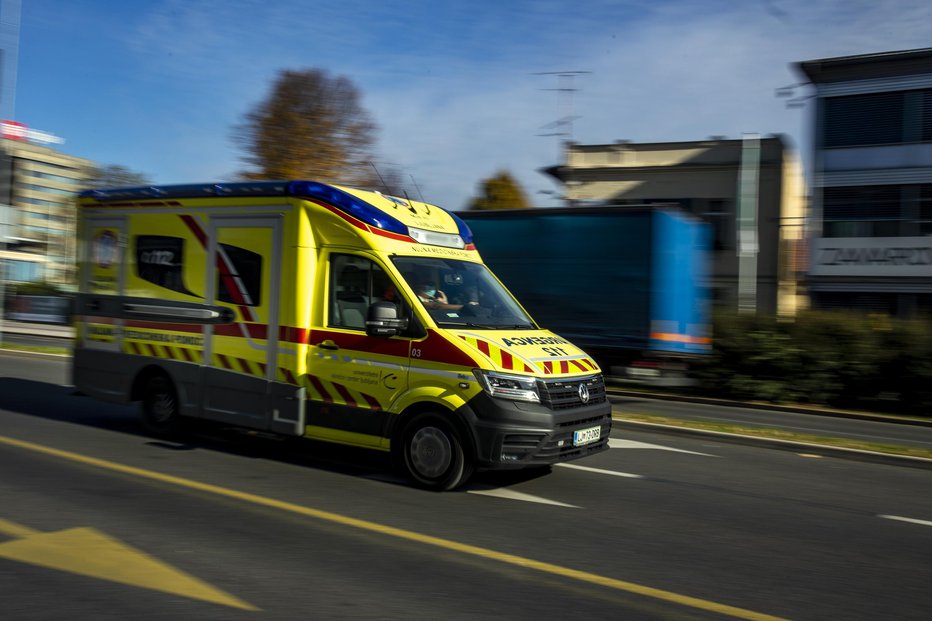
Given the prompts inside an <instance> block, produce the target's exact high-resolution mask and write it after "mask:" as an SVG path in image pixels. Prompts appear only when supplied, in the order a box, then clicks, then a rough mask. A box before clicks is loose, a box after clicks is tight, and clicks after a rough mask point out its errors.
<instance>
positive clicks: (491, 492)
mask: <svg viewBox="0 0 932 621" xmlns="http://www.w3.org/2000/svg"><path fill="white" fill-rule="evenodd" d="M466 493H467V494H478V495H479V496H492V497H493V498H506V499H508V500H522V501H524V502H536V503H538V504H542V505H554V506H557V507H569V508H570V509H579V507H577V506H576V505H568V504H566V503H565V502H558V501H556V500H550V499H549V498H542V497H540V496H532V495H531V494H524V493H522V492H516V491H514V490H511V489H505V488H503V487H499V488H496V489H487V490H478V489H471V490H469V491H468V492H466Z"/></svg>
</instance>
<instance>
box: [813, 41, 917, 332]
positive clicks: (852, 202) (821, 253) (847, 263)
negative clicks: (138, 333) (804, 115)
mask: <svg viewBox="0 0 932 621" xmlns="http://www.w3.org/2000/svg"><path fill="white" fill-rule="evenodd" d="M795 67H796V69H797V70H798V71H799V72H800V74H801V75H802V76H804V78H805V79H806V81H807V82H808V83H809V84H810V85H811V87H812V88H813V99H812V100H813V102H814V105H813V106H812V111H813V135H814V140H813V158H812V160H813V183H812V221H811V227H810V228H811V230H812V234H813V239H812V244H811V252H810V270H809V277H808V288H809V291H810V293H811V296H812V303H813V306H815V307H818V308H857V309H861V310H865V311H871V312H883V313H888V314H892V315H898V316H913V315H916V314H928V313H930V312H932V48H925V49H916V50H904V51H896V52H884V53H876V54H863V55H858V56H846V57H839V58H825V59H820V60H808V61H804V62H800V63H796V65H795Z"/></svg>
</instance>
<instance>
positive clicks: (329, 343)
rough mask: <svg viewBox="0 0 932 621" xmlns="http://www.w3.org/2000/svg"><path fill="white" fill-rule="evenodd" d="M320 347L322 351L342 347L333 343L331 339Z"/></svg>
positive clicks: (322, 342)
mask: <svg viewBox="0 0 932 621" xmlns="http://www.w3.org/2000/svg"><path fill="white" fill-rule="evenodd" d="M318 347H320V348H321V349H340V346H339V345H337V344H336V343H334V342H333V341H331V340H330V339H327V340H326V341H321V343H320V345H318Z"/></svg>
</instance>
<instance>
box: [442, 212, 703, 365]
mask: <svg viewBox="0 0 932 621" xmlns="http://www.w3.org/2000/svg"><path fill="white" fill-rule="evenodd" d="M458 215H459V216H460V217H461V218H462V219H463V220H465V221H466V222H467V224H469V227H470V228H471V229H472V231H473V235H474V239H475V243H476V247H477V249H478V250H479V253H480V254H481V255H482V257H483V259H484V260H485V262H486V264H487V265H489V266H490V267H491V269H492V270H493V271H494V272H495V273H496V274H497V275H498V277H499V278H500V279H501V280H502V281H503V282H504V283H505V285H506V286H507V287H508V288H509V289H510V290H511V291H512V292H514V294H515V295H516V296H517V297H518V299H520V300H521V301H522V304H523V305H524V307H525V308H526V310H528V311H529V312H530V314H531V316H532V317H533V318H534V319H535V320H536V321H538V322H539V323H540V324H541V325H546V326H548V327H550V328H551V329H553V331H554V332H556V333H557V334H559V335H560V336H562V337H564V338H566V339H568V340H570V341H571V342H573V343H578V344H579V345H580V347H583V348H584V349H585V350H586V351H588V352H590V353H592V354H593V355H594V356H595V357H597V358H598V359H599V362H600V364H601V365H602V366H603V368H605V367H608V366H612V365H622V366H624V367H625V368H627V369H628V370H629V374H640V375H660V374H661V369H663V368H679V369H681V368H682V366H683V361H684V360H687V359H688V358H690V357H694V356H700V355H703V354H707V353H708V352H709V351H710V350H711V338H710V333H709V330H710V327H709V326H710V317H709V313H710V308H709V281H708V271H709V261H710V254H709V240H710V235H711V234H710V230H709V225H708V224H706V223H704V222H702V221H701V220H699V219H698V218H696V217H694V216H691V215H689V214H687V213H686V212H684V211H682V210H681V209H679V208H677V207H675V206H656V205H644V206H617V207H616V206H604V207H570V208H530V209H501V210H485V211H461V212H459V213H458ZM671 361H673V362H674V363H673V364H670V363H671ZM639 370H640V372H639Z"/></svg>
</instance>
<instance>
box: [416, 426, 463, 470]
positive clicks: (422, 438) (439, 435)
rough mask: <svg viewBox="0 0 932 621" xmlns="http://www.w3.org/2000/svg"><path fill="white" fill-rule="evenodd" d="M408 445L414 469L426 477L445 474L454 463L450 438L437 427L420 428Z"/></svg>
mask: <svg viewBox="0 0 932 621" xmlns="http://www.w3.org/2000/svg"><path fill="white" fill-rule="evenodd" d="M408 446H409V448H408V458H409V459H410V461H411V466H412V469H413V470H414V471H415V472H416V473H417V474H419V475H420V476H421V477H423V478H425V479H437V478H439V477H441V476H443V474H444V473H445V472H447V470H449V468H450V465H451V464H452V463H453V445H452V443H451V442H450V438H449V437H447V434H445V433H444V432H443V431H442V430H440V429H438V428H436V427H422V428H420V429H418V430H417V432H416V433H415V434H414V435H413V436H412V437H411V442H410V443H409V445H408Z"/></svg>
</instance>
